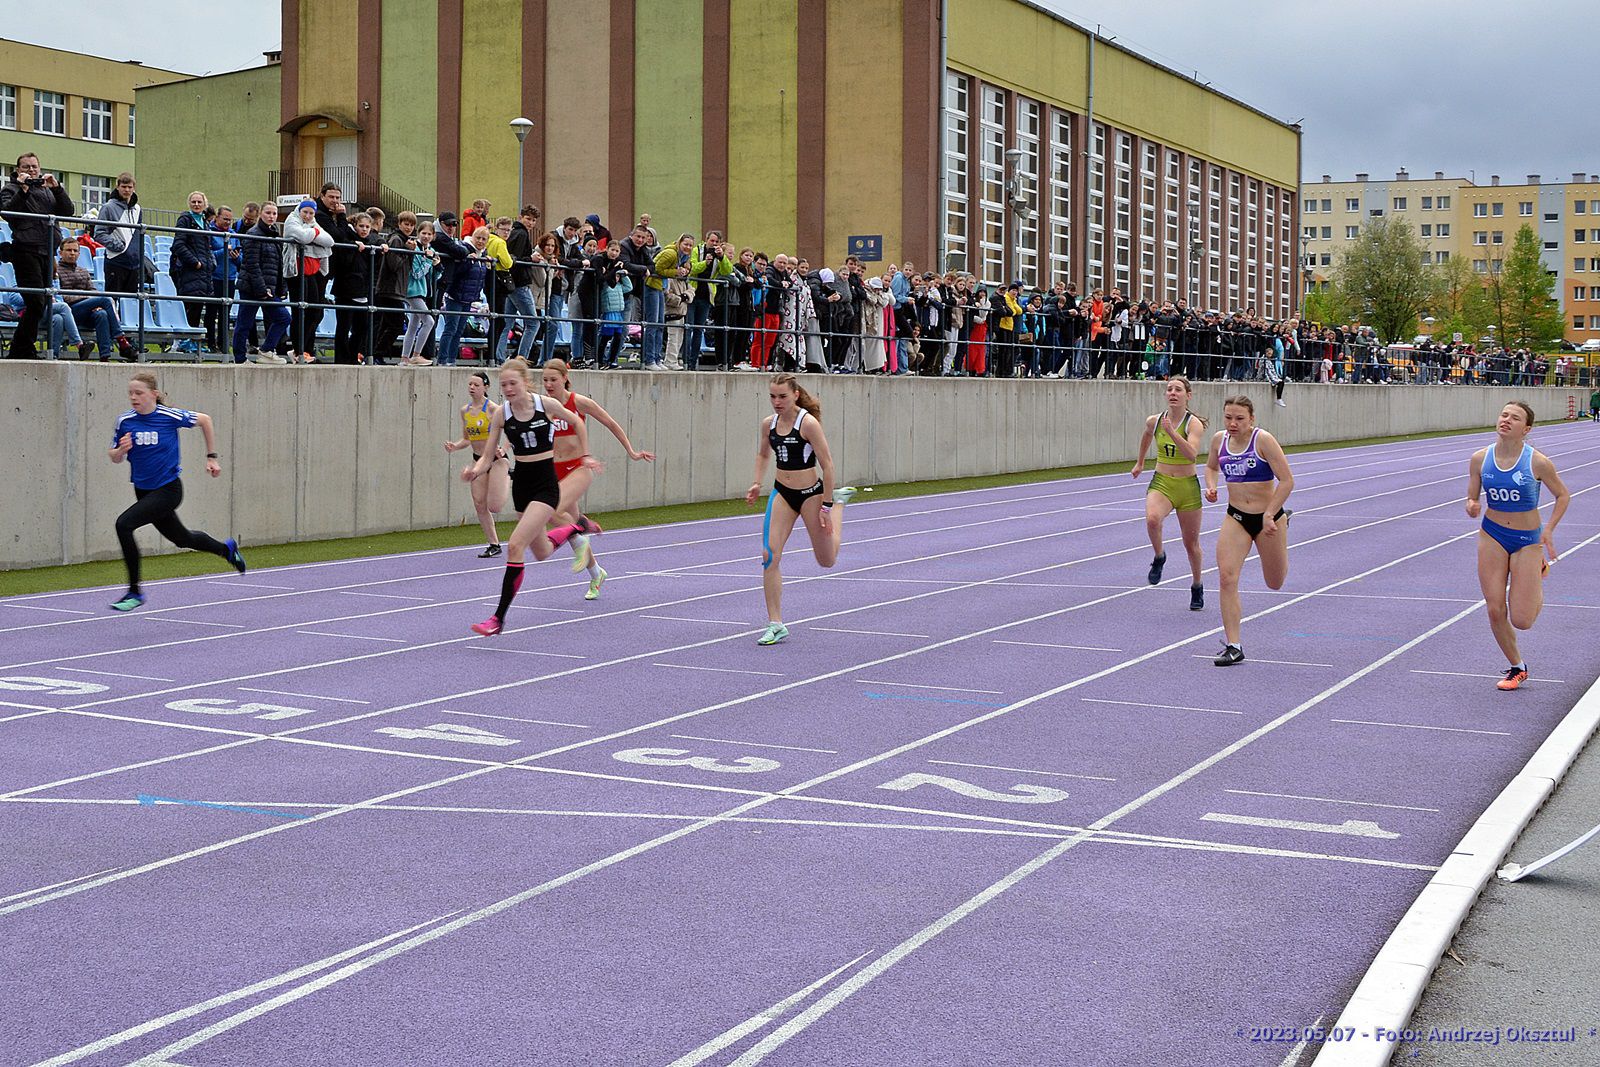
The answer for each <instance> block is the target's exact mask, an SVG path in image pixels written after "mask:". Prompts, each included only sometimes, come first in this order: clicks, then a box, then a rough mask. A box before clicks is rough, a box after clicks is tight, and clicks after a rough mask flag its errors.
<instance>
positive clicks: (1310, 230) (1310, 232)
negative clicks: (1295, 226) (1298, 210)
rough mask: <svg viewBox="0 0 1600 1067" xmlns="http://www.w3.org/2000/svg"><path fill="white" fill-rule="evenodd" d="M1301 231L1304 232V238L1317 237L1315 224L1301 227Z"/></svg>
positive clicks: (1309, 239)
mask: <svg viewBox="0 0 1600 1067" xmlns="http://www.w3.org/2000/svg"><path fill="white" fill-rule="evenodd" d="M1302 232H1303V233H1304V234H1305V238H1306V240H1308V241H1315V240H1316V239H1317V228H1316V227H1315V226H1306V227H1303V228H1302Z"/></svg>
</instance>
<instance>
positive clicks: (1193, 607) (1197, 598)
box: [1189, 585, 1206, 611]
mask: <svg viewBox="0 0 1600 1067" xmlns="http://www.w3.org/2000/svg"><path fill="white" fill-rule="evenodd" d="M1205 606H1206V587H1205V586H1203V585H1191V586H1190V587H1189V610H1190V611H1204V610H1205Z"/></svg>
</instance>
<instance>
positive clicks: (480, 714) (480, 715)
mask: <svg viewBox="0 0 1600 1067" xmlns="http://www.w3.org/2000/svg"><path fill="white" fill-rule="evenodd" d="M435 710H436V711H437V712H438V713H439V714H440V715H465V716H466V717H467V718H469V719H505V720H506V721H508V722H531V723H537V724H538V725H540V726H570V727H572V728H573V729H574V730H592V729H594V727H592V726H585V725H583V724H582V723H581V722H555V721H553V720H551V719H522V718H518V717H517V716H515V715H490V714H489V713H488V712H486V711H448V710H446V709H444V708H437V709H435Z"/></svg>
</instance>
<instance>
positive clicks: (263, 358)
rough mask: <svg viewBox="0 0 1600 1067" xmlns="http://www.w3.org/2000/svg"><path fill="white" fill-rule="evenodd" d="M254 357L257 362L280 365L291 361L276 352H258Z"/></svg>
mask: <svg viewBox="0 0 1600 1067" xmlns="http://www.w3.org/2000/svg"><path fill="white" fill-rule="evenodd" d="M252 358H253V359H254V360H255V362H257V363H269V364H277V365H278V366H282V365H283V364H285V363H288V362H289V361H288V360H286V359H284V358H283V357H282V356H280V355H278V353H276V352H258V353H257V354H256V355H255V356H253V357H252Z"/></svg>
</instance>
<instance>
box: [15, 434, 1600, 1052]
mask: <svg viewBox="0 0 1600 1067" xmlns="http://www.w3.org/2000/svg"><path fill="white" fill-rule="evenodd" d="M1535 440H1536V443H1537V445H1538V446H1539V447H1540V448H1542V449H1543V450H1545V451H1546V452H1547V454H1549V455H1551V457H1552V458H1553V459H1555V461H1556V463H1557V465H1558V467H1559V469H1560V470H1561V471H1562V473H1563V476H1564V477H1565V478H1566V480H1567V483H1568V485H1569V487H1570V488H1571V489H1572V490H1573V491H1574V492H1575V493H1576V494H1577V495H1576V496H1575V498H1574V500H1573V504H1572V508H1571V511H1570V512H1569V514H1568V516H1567V519H1566V521H1565V522H1564V523H1563V525H1562V526H1561V528H1560V530H1559V531H1558V545H1559V547H1561V548H1562V549H1564V550H1565V551H1567V552H1568V553H1570V554H1571V555H1572V556H1573V557H1574V558H1573V559H1572V560H1571V561H1570V562H1569V561H1563V563H1561V564H1560V565H1558V566H1557V567H1556V568H1554V570H1553V571H1552V573H1551V576H1550V578H1549V579H1548V581H1547V588H1546V596H1547V605H1546V608H1545V610H1544V613H1543V615H1542V616H1541V617H1540V619H1539V622H1538V625H1537V627H1536V628H1535V629H1534V630H1533V631H1532V632H1531V633H1529V634H1527V635H1524V650H1525V653H1526V655H1527V656H1528V657H1529V660H1530V662H1531V664H1532V679H1531V681H1530V682H1529V683H1528V684H1527V685H1525V686H1524V688H1523V689H1522V690H1520V691H1518V692H1515V693H1510V694H1503V693H1499V692H1498V691H1496V690H1495V688H1494V679H1495V677H1496V676H1497V674H1498V672H1499V671H1500V670H1501V668H1502V664H1501V663H1500V657H1499V654H1498V652H1497V650H1496V649H1495V647H1494V643H1493V641H1492V639H1491V637H1490V635H1489V632H1488V627H1487V624H1486V621H1485V618H1484V613H1483V609H1482V605H1481V602H1480V600H1479V593H1478V588H1477V580H1476V576H1475V569H1474V559H1475V552H1476V545H1475V542H1476V534H1475V533H1474V532H1473V531H1474V526H1473V524H1472V523H1471V522H1470V521H1469V520H1467V519H1466V518H1465V516H1464V515H1463V514H1462V511H1461V496H1462V482H1463V474H1464V471H1465V467H1466V458H1467V454H1468V452H1469V451H1470V450H1471V449H1472V448H1474V447H1479V446H1481V445H1482V444H1483V443H1485V441H1486V439H1485V438H1484V437H1483V436H1482V435H1479V436H1477V437H1461V438H1453V439H1445V440H1431V441H1423V442H1412V443H1405V444H1397V445H1385V446H1374V447H1369V448H1360V449H1343V450H1335V451H1327V452H1318V453H1311V454H1304V455H1299V456H1295V457H1292V461H1293V463H1294V467H1295V471H1296V479H1297V485H1298V488H1297V489H1296V491H1295V494H1294V497H1293V499H1292V501H1291V504H1292V506H1293V507H1294V508H1295V517H1294V520H1293V522H1292V523H1291V526H1290V536H1291V554H1290V560H1291V571H1290V576H1289V581H1288V584H1287V586H1286V588H1284V589H1283V590H1279V591H1271V590H1267V589H1265V588H1264V587H1263V585H1262V583H1261V580H1260V573H1259V569H1258V568H1257V567H1256V566H1255V565H1254V563H1253V562H1252V563H1251V564H1249V565H1247V567H1246V571H1245V578H1244V593H1243V603H1244V609H1245V612H1246V622H1245V626H1244V647H1245V652H1246V655H1247V656H1248V657H1250V658H1249V659H1247V660H1246V662H1245V663H1244V664H1242V665H1240V666H1237V667H1234V668H1230V669H1228V670H1218V669H1217V668H1215V667H1213V666H1212V665H1211V663H1210V662H1209V660H1210V658H1211V657H1212V656H1213V655H1214V654H1215V653H1216V651H1217V647H1218V645H1219V639H1218V636H1217V635H1218V633H1219V630H1220V628H1219V626H1218V619H1217V614H1216V598H1217V591H1216V583H1215V580H1214V573H1213V572H1211V571H1208V572H1207V575H1206V586H1207V588H1206V594H1207V599H1208V605H1207V610H1206V611H1204V612H1200V613H1191V612H1189V611H1188V610H1187V606H1188V586H1189V581H1190V579H1189V575H1188V566H1187V562H1186V560H1185V558H1184V556H1183V553H1182V550H1181V547H1180V546H1179V545H1178V543H1177V541H1176V536H1177V524H1176V523H1175V522H1169V524H1168V533H1169V535H1170V536H1171V538H1172V540H1170V541H1169V543H1168V550H1169V562H1168V564H1167V570H1166V580H1165V581H1164V582H1163V583H1162V584H1161V585H1160V586H1158V587H1154V588H1152V587H1150V586H1148V585H1146V584H1145V580H1144V575H1145V570H1146V568H1147V566H1148V563H1149V546H1148V543H1147V541H1146V539H1145V534H1144V524H1143V492H1144V490H1143V485H1142V484H1135V483H1133V482H1132V481H1130V480H1129V479H1128V478H1127V476H1126V475H1122V476H1115V477H1110V476H1108V477H1102V478H1088V479H1079V480H1072V481H1062V482H1052V483H1042V484H1038V485H1028V486H1015V487H1008V488H1001V489H990V490H980V491H973V492H966V493H956V494H949V495H944V496H936V497H922V498H908V499H900V500H886V501H883V502H871V497H870V496H868V497H865V498H863V499H864V501H865V502H864V503H858V504H855V505H852V506H851V507H849V508H848V509H847V511H846V520H845V548H844V551H843V553H842V555H841V559H840V561H839V563H838V565H837V566H836V567H834V568H833V569H831V570H827V571H824V570H822V569H820V568H818V567H817V566H816V565H815V563H814V562H813V561H812V560H811V558H810V554H809V551H808V550H807V545H806V543H805V540H804V533H803V531H802V532H801V533H799V534H798V535H797V536H796V538H795V539H794V540H792V541H791V542H790V543H789V546H788V552H787V555H786V557H785V560H784V564H785V570H786V574H787V578H788V581H787V585H786V589H785V607H786V614H787V616H788V618H789V626H790V629H791V636H790V638H789V639H788V640H787V641H786V642H784V643H783V644H781V645H779V646H777V647H775V648H758V647H757V646H756V645H755V643H754V639H755V637H756V636H757V635H758V634H759V633H760V631H761V629H762V626H763V622H764V618H763V614H764V613H763V609H762V603H761V592H760V571H759V565H758V563H757V555H758V553H759V534H758V531H759V524H760V518H759V515H756V514H752V515H751V516H749V517H739V518H734V519H724V520H710V521H705V522H696V523H686V524H682V525H677V526H669V527H655V528H647V529H639V530H629V531H618V532H614V533H609V534H606V535H605V536H603V537H602V538H600V539H599V540H597V541H596V548H597V550H598V551H599V553H600V556H601V561H602V563H603V564H604V565H605V566H606V567H607V569H608V570H609V571H610V574H611V579H610V581H609V582H607V584H606V586H605V588H604V591H603V595H602V597H601V599H599V600H598V601H595V602H585V601H584V600H583V599H582V593H583V589H584V587H585V585H586V578H585V577H584V576H581V575H580V576H573V575H572V574H571V573H570V572H569V571H568V570H567V567H566V566H565V561H566V559H567V555H566V553H564V552H563V553H562V554H561V555H560V556H558V557H557V558H556V559H555V560H553V561H551V562H549V563H546V564H545V565H542V566H531V567H530V568H529V571H528V578H527V581H526V583H525V585H524V588H523V591H522V593H521V596H520V597H519V598H518V601H517V603H516V605H515V606H514V607H513V609H512V611H511V614H510V617H509V620H508V629H507V631H506V633H504V634H503V635H501V636H500V637H498V638H493V639H484V638H478V637H474V636H471V635H470V634H468V632H467V629H466V627H467V625H468V624H469V623H471V622H473V621H476V620H477V619H480V618H482V617H483V616H484V615H485V614H487V612H488V611H489V610H490V608H491V607H492V604H493V600H494V596H495V594H496V593H497V592H498V585H499V575H500V566H499V565H498V564H497V562H496V561H479V560H477V559H475V558H474V555H473V552H472V551H471V550H468V549H451V550H448V551H436V552H424V553H416V554H412V555H406V556H393V557H383V558H375V559H363V560H350V561H342V562H335V563H325V564H311V565H303V566H294V567H283V568H278V569H272V570H261V571H251V572H250V573H248V574H247V575H244V576H242V577H241V576H236V575H231V574H229V575H216V576H208V577H204V578H193V579H180V580H173V581H168V582H161V583H156V584H153V585H152V586H151V587H150V588H149V595H150V601H149V604H148V605H147V607H146V608H144V609H142V610H140V611H137V612H134V613H131V614H128V615H112V614H110V613H108V612H107V611H106V610H105V605H106V603H107V602H108V601H109V599H110V598H111V595H112V593H113V591H107V590H88V591H74V592H67V593H57V594H44V595H38V596H27V597H15V598H10V599H6V600H0V634H3V635H4V644H3V652H0V753H3V754H4V758H3V759H0V840H3V841H4V842H5V843H6V847H5V849H4V854H3V858H0V933H3V936H0V1004H4V1005H5V1006H6V1010H5V1011H4V1012H3V1013H0V1049H4V1050H5V1053H4V1056H3V1059H4V1062H5V1063H6V1064H13V1063H15V1064H28V1063H48V1064H66V1063H84V1064H92V1065H109V1064H130V1063H136V1062H137V1063H141V1064H145V1065H147V1067H154V1065H157V1064H182V1065H186V1067H223V1065H249V1067H278V1065H289V1064H303V1063H310V1062H334V1061H337V1062H340V1063H342V1064H349V1065H351V1067H369V1065H370V1067H378V1065H385V1067H387V1065H396V1064H440V1063H469V1062H470V1063H538V1064H663V1065H665V1064H672V1065H676V1067H689V1065H694V1064H709V1065H720V1067H727V1065H731V1064H738V1065H741V1067H744V1065H751V1064H756V1063H766V1064H772V1065H780V1064H781V1065H795V1067H798V1065H806V1067H822V1065H855V1064H863V1063H878V1064H898V1063H917V1064H993V1063H1035V1064H1112V1063H1189V1064H1228V1065H1235V1064H1238V1065H1252V1064H1262V1065H1275V1064H1280V1063H1283V1062H1285V1057H1286V1056H1288V1057H1289V1061H1290V1062H1292V1061H1293V1058H1294V1053H1295V1051H1296V1050H1295V1048H1294V1046H1293V1043H1292V1042H1289V1043H1285V1042H1282V1041H1270V1040H1269V1041H1255V1040H1252V1037H1253V1029H1254V1028H1261V1027H1305V1026H1309V1025H1311V1024H1313V1023H1314V1022H1316V1021H1317V1020H1319V1019H1320V1020H1322V1021H1323V1022H1324V1023H1327V1022H1331V1021H1332V1019H1333V1018H1334V1017H1335V1016H1336V1015H1337V1012H1338V1010H1339V1008H1340V1007H1341V1006H1342V1004H1343V1002H1344V1000H1345V999H1346V998H1347V997H1348V995H1349V994H1350V992H1351V991H1352V990H1353V989H1354V987H1355V984H1356V982H1357V981H1358V979H1359V977H1360V975H1361V974H1362V972H1363V971H1364V970H1365V968H1366V967H1367V965H1368V963H1369V962H1370V961H1371V959H1372V956H1373V955H1374V953H1375V952H1376V950H1377V948H1378V946H1379V945H1380V944H1381V943H1382V942H1383V940H1384V939H1385V938H1386V937H1387V936H1388V934H1389V932H1390V931H1391V930H1392V929H1393V927H1394V924H1395V922H1396V921H1397V920H1398V918H1399V917H1400V916H1401V914H1403V913H1404V911H1405V909H1406V908H1407V907H1408V906H1409V905H1410V903H1411V902H1412V900H1413V899H1414V898H1415V897H1416V895H1417V893H1418V891H1419V890H1420V888H1421V887H1422V886H1423V885H1424V884H1425V883H1426V881H1427V879H1428V878H1429V876H1430V874H1431V872H1432V871H1433V870H1434V869H1436V868H1437V866H1438V865H1439V864H1440V863H1442V862H1443V861H1444V859H1445V858H1446V857H1447V856H1448V855H1449V853H1450V851H1451V849H1452V847H1453V846H1454V845H1455V843H1456V842H1457V841H1458V840H1459V839H1460V837H1461V835H1462V834H1463V832H1464V831H1465V830H1466V829H1467V827H1468V826H1470V825H1471V823H1472V822H1473V820H1474V819H1475V818H1476V817H1477V816H1478V814H1479V813H1480V812H1482V810H1483V809H1484V808H1485V807H1486V806H1487V804H1488V803H1489V801H1490V800H1491V799H1492V798H1493V797H1494V795H1495V794H1496V793H1497V792H1498V791H1499V790H1500V789H1501V787H1502V786H1503V785H1504V784H1505V783H1506V782H1507V781H1508V780H1509V779H1510V778H1511V777H1512V776H1513V775H1514V774H1515V773H1516V772H1517V770H1518V769H1520V767H1521V766H1522V764H1523V763H1524V762H1525V761H1526V759H1527V757H1528V756H1529V755H1530V754H1531V753H1532V752H1533V750H1534V749H1535V748H1536V747H1537V746H1538V744H1539V743H1540V741H1541V740H1542V739H1543V738H1544V737H1545V736H1546V734H1547V733H1548V732H1549V731H1550V729H1551V728H1552V727H1553V725H1554V724H1555V723H1556V722H1558V721H1559V720H1560V718H1561V717H1562V716H1563V715H1564V714H1565V713H1566V712H1567V711H1568V710H1569V709H1570V708H1571V707H1572V705H1573V703H1574V702H1575V701H1576V700H1577V698H1578V697H1579V695H1580V694H1582V692H1583V691H1584V690H1585V688H1586V687H1587V686H1588V685H1589V684H1590V683H1591V682H1593V681H1594V679H1595V677H1596V675H1597V673H1600V650H1596V649H1594V647H1593V643H1592V642H1590V641H1587V640H1585V637H1586V635H1587V634H1588V633H1589V632H1590V631H1591V628H1592V623H1593V621H1594V618H1595V616H1594V614H1593V613H1594V612H1595V611H1597V610H1600V568H1597V567H1594V566H1592V565H1590V561H1589V560H1588V557H1589V556H1592V555H1596V554H1600V546H1596V545H1595V544H1594V543H1593V542H1594V541H1596V540H1600V495H1596V494H1595V493H1593V492H1591V489H1592V488H1594V487H1597V486H1600V478H1597V477H1596V474H1597V473H1600V434H1596V433H1595V431H1594V429H1593V428H1592V426H1590V425H1588V424H1575V425H1565V426H1562V425H1556V426H1550V427H1543V428H1540V429H1539V430H1538V431H1537V432H1536V438H1535ZM1221 519H1222V508H1221V506H1220V505H1216V506H1208V507H1207V509H1206V512H1205V525H1204V529H1205V533H1204V535H1203V540H1204V545H1205V551H1206V557H1207V565H1208V566H1210V561H1211V551H1212V547H1213V545H1214V542H1215V532H1216V527H1217V524H1218V522H1219V521H1221Z"/></svg>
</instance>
